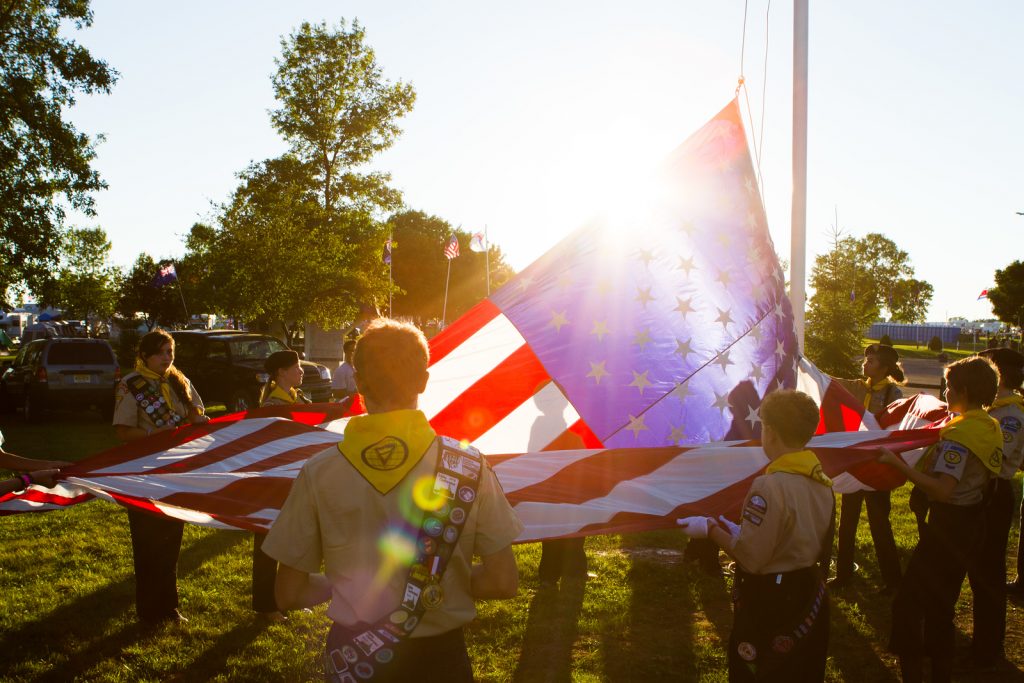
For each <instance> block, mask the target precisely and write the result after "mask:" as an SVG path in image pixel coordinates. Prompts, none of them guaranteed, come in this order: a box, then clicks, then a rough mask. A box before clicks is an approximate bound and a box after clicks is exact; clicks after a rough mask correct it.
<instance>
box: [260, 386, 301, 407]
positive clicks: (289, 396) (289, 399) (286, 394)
mask: <svg viewBox="0 0 1024 683" xmlns="http://www.w3.org/2000/svg"><path fill="white" fill-rule="evenodd" d="M273 387H274V388H273V389H271V391H270V395H269V396H267V398H268V399H271V398H279V399H281V400H282V401H284V402H285V403H295V402H296V401H298V400H299V392H297V391H296V390H295V387H292V388H291V389H289V390H288V391H285V390H284V389H282V388H281V387H279V386H277V382H274V383H273Z"/></svg>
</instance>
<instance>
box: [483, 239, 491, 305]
mask: <svg viewBox="0 0 1024 683" xmlns="http://www.w3.org/2000/svg"><path fill="white" fill-rule="evenodd" d="M484 267H485V268H486V269H487V296H490V295H491V238H490V237H488V236H487V224H486V223H484Z"/></svg>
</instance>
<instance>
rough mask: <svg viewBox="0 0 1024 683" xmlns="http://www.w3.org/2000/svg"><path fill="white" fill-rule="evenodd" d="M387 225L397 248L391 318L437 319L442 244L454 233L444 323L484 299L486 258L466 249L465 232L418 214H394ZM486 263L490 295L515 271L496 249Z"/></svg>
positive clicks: (440, 300)
mask: <svg viewBox="0 0 1024 683" xmlns="http://www.w3.org/2000/svg"><path fill="white" fill-rule="evenodd" d="M387 226H388V229H389V234H390V235H392V236H393V238H394V240H395V242H396V243H397V244H398V246H397V247H396V248H395V250H394V253H393V254H392V272H393V277H394V282H395V287H396V288H397V290H396V293H395V295H394V300H393V309H394V310H393V314H394V315H395V316H408V317H413V318H419V319H421V320H427V319H430V318H440V317H441V313H442V310H443V308H444V285H445V277H446V272H447V269H448V259H447V258H445V255H444V246H445V244H447V242H448V240H449V238H450V237H451V236H452V235H453V234H455V235H456V236H457V237H458V239H459V252H460V254H461V255H460V256H459V257H458V258H456V259H454V260H453V261H452V262H451V266H452V269H451V280H450V283H449V287H448V310H447V314H448V315H447V317H448V320H454V319H455V318H456V317H458V316H459V315H461V314H462V313H464V312H466V311H467V310H469V309H470V308H471V307H472V306H473V305H474V304H476V303H477V302H479V301H480V300H481V299H483V298H484V297H486V296H487V281H486V270H485V257H484V255H483V254H482V253H481V254H478V253H474V252H472V251H470V250H469V239H470V234H469V233H467V232H465V231H463V230H459V229H455V228H452V226H451V224H450V223H448V222H447V221H445V220H443V219H441V218H438V217H437V216H428V215H427V214H425V213H423V212H422V211H405V212H402V213H399V214H395V215H394V216H392V217H391V218H390V219H388V222H387ZM488 259H489V261H490V267H491V291H494V290H496V289H497V288H498V287H500V286H501V285H503V284H505V282H507V281H508V280H509V278H511V277H512V275H513V274H514V273H513V271H512V268H511V267H509V265H508V264H507V263H505V259H504V256H503V255H502V253H501V249H499V248H498V247H496V246H493V245H492V246H490V253H489V254H488ZM382 267H384V268H386V266H382Z"/></svg>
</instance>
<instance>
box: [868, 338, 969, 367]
mask: <svg viewBox="0 0 1024 683" xmlns="http://www.w3.org/2000/svg"><path fill="white" fill-rule="evenodd" d="M863 341H864V346H867V345H868V344H877V343H878V340H877V339H868V338H864V340H863ZM892 346H893V348H894V349H896V350H897V351H898V352H899V354H900V357H901V358H925V359H930V360H935V359H936V358H937V357H938V355H939V354H940V353H945V354H946V355H947V356H948V357H949V362H951V363H952V362H953V361H955V360H960V359H961V358H967V357H968V356H973V355H974V354H975V353H977V352H978V351H982V350H984V349H985V348H986V347H985V344H984V343H983V342H978V344H976V346H977V348H961V349H956V348H953V349H948V348H947V349H943V350H942V351H932V350H931V349H929V348H928V345H927V344H920V345H917V344H905V343H895V344H893V345H892ZM968 346H970V345H968Z"/></svg>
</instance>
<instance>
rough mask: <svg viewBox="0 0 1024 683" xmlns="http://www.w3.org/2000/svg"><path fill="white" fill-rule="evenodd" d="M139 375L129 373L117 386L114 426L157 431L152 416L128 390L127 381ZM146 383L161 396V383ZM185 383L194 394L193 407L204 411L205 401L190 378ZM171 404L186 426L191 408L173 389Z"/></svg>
mask: <svg viewBox="0 0 1024 683" xmlns="http://www.w3.org/2000/svg"><path fill="white" fill-rule="evenodd" d="M137 374H139V373H137V372H130V373H128V374H127V375H125V376H124V379H122V380H121V383H120V384H118V385H117V393H116V395H115V398H114V424H115V425H124V426H125V427H141V428H142V429H145V430H146V431H149V432H151V431H153V430H155V429H156V428H157V426H156V425H155V424H154V423H153V420H152V419H151V417H150V414H149V413H147V412H146V411H145V409H144V408H143V407H142V406H140V405H139V402H138V400H136V398H135V395H134V394H132V392H131V390H130V389H129V388H128V385H127V384H126V381H127V380H129V379H131V378H132V377H134V376H135V375H137ZM146 381H147V382H149V385H150V388H151V390H152V391H153V393H155V394H156V395H157V396H161V393H160V385H159V383H158V382H153V381H150V380H146ZM185 381H186V382H188V388H189V392H190V393H191V394H192V406H194V407H196V408H199V409H200V410H202V409H203V399H201V398H199V393H198V392H196V390H195V387H193V386H192V383H191V382H189V380H188V378H186V379H185ZM170 404H171V405H170V408H171V410H173V411H174V412H176V413H177V414H178V415H180V416H181V417H182V424H186V423H187V422H188V416H189V411H190V407H189V406H186V405H185V403H184V402H183V401H182V400H181V398H180V397H179V396H178V392H176V391H174V390H173V389H171V401H170Z"/></svg>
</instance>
